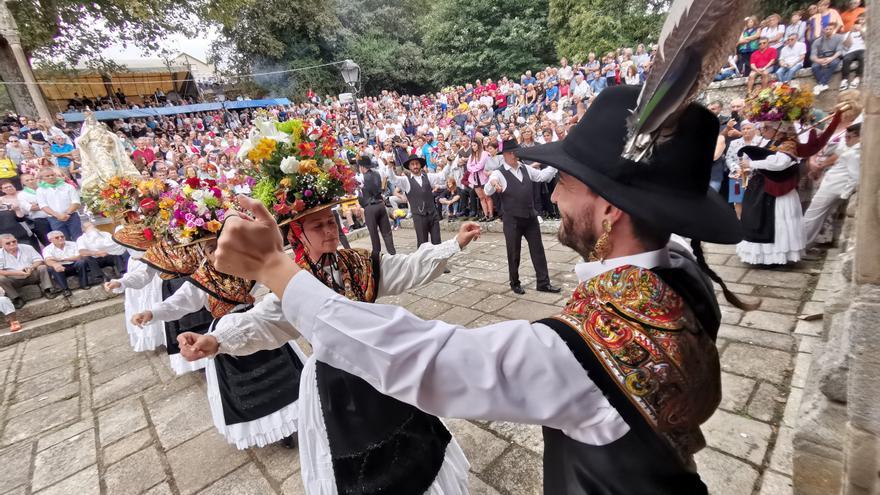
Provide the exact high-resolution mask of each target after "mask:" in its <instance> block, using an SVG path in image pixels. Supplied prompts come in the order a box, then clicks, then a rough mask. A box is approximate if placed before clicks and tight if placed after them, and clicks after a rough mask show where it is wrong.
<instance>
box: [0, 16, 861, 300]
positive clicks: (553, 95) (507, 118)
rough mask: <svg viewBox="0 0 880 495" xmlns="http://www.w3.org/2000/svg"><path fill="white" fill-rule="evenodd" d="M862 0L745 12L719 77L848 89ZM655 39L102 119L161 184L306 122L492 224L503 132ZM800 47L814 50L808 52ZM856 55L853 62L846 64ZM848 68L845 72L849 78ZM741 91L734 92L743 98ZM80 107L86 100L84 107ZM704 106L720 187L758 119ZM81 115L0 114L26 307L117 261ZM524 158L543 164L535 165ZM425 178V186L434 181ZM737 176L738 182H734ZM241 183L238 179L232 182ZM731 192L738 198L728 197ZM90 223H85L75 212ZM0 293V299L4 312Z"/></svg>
mask: <svg viewBox="0 0 880 495" xmlns="http://www.w3.org/2000/svg"><path fill="white" fill-rule="evenodd" d="M863 30H864V8H863V7H861V6H860V5H859V2H857V1H853V2H851V4H850V5H849V9H848V10H846V11H844V12H843V13H838V12H836V11H834V9H831V8H830V7H829V5H828V0H822V1H820V2H819V3H818V4H817V5H815V6H813V5H811V6H809V7H808V8H807V9H805V11H804V12H803V13H802V12H796V13H795V14H793V15H792V16H791V20H790V22H789V23H788V24H783V23H782V20H781V18H780V16H778V15H775V14H774V15H771V16H769V17H767V18H766V19H765V20H763V21H758V20H757V19H756V18H753V17H752V18H749V19H747V20H746V27H745V29H744V30H743V35H742V38H741V39H740V40H739V41H740V43H738V45H737V47H736V50H737V55H736V57H731V60H730V65H729V66H728V67H725V68H724V69H723V70H722V72H721V74H719V78H721V77H724V76H726V75H730V74H734V75H737V74H738V75H742V76H746V77H748V79H747V82H748V86H747V91H748V92H751V91H752V90H753V89H754V86H755V85H756V84H761V85H767V84H769V82H770V81H771V80H773V79H778V80H780V81H789V80H791V79H792V77H794V75H795V74H796V73H797V71H798V70H799V69H800V68H801V67H807V66H812V68H813V71H814V74H815V75H816V78H817V82H818V84H817V86H816V87H817V88H821V87H822V86H823V85H827V76H828V73H829V71H834V70H836V69H837V68H838V67H839V66H842V70H843V82H842V83H841V86H840V87H841V89H844V88H847V87H848V88H856V87H858V85H859V78H860V76H861V70H862V60H863V57H864V55H863V53H864V40H863V38H862V35H863V32H864V31H863ZM656 53H657V48H656V46H653V45H643V44H640V45H638V46H636V47H635V48H634V49H632V48H621V49H618V50H616V51H613V52H608V53H605V54H604V55H603V54H598V55H597V54H594V53H589V54H588V55H587V57H586V58H585V60H582V61H577V62H575V63H569V61H568V60H567V59H565V58H563V59H562V60H560V62H559V64H558V65H556V66H552V67H545V68H542V69H540V70H536V71H535V72H533V71H526V72H525V73H523V74H521V75H520V76H519V77H518V78H508V77H501V78H500V79H497V80H495V79H491V78H486V79H482V80H476V81H474V82H469V83H467V84H463V85H459V86H453V87H448V88H444V89H443V90H441V91H439V92H436V93H431V94H425V95H418V96H417V95H402V94H399V93H397V92H394V91H390V90H386V91H382V92H381V93H380V94H377V95H373V96H366V97H363V98H360V99H359V100H358V106H357V108H358V109H359V113H355V110H354V108H355V107H354V106H353V105H351V104H350V103H343V102H341V101H340V100H339V98H337V97H335V96H329V95H327V96H325V97H323V98H321V97H319V96H317V95H314V94H313V93H311V92H310V94H309V98H308V99H307V100H305V101H300V102H296V103H292V104H291V105H287V106H273V107H268V108H262V109H244V110H240V111H237V110H228V109H227V110H218V111H210V112H198V113H190V114H176V115H166V116H156V117H153V116H151V117H147V118H132V119H120V120H116V121H106V122H105V123H106V124H107V125H108V127H109V128H110V129H111V130H112V131H113V132H115V133H116V135H117V136H118V137H119V138H120V140H121V141H122V143H123V145H124V146H125V147H126V149H127V150H128V152H129V153H130V154H131V158H132V161H133V162H134V164H135V166H136V167H137V168H138V169H139V170H140V171H141V173H142V174H143V175H144V176H152V177H155V178H160V179H163V180H166V181H169V182H172V183H174V182H177V181H179V180H180V179H181V178H186V177H193V176H197V177H202V178H214V179H219V178H221V177H226V178H233V177H236V176H238V175H239V170H241V169H246V168H247V167H248V164H247V163H246V160H244V161H243V160H242V159H241V158H239V157H238V150H239V148H240V146H241V144H242V142H243V140H245V139H247V138H248V137H249V135H250V133H251V132H252V130H253V129H254V120H255V119H256V118H257V117H258V116H261V115H262V116H264V117H266V118H269V119H277V120H279V121H285V120H288V119H291V118H301V119H308V120H310V121H312V122H313V123H316V124H328V125H330V126H331V127H332V128H333V129H335V131H336V135H337V138H338V140H339V142H340V144H341V146H342V148H343V149H345V151H346V153H347V154H348V156H349V157H350V158H351V159H352V160H354V159H355V158H356V157H358V156H361V155H369V156H371V157H372V158H373V159H374V160H375V161H376V162H377V163H378V165H380V166H382V167H388V168H391V169H394V170H395V172H396V173H398V174H403V173H404V167H403V164H404V162H406V160H407V157H409V156H410V155H411V154H415V155H417V156H419V157H421V158H424V159H425V162H426V164H427V168H428V171H429V172H433V173H435V174H437V173H440V174H442V179H443V180H442V181H438V182H437V183H436V184H435V188H434V189H435V196H436V199H437V208H438V211H440V212H441V215H442V216H443V217H444V218H446V219H447V220H448V221H450V222H451V221H454V220H456V219H472V220H480V221H491V220H493V219H495V218H497V216H498V215H499V211H498V209H499V208H498V205H495V204H494V202H493V201H492V198H491V196H487V195H486V194H485V193H484V190H483V186H484V185H486V180H487V177H488V176H489V174H490V173H491V172H492V171H493V170H497V169H498V168H500V167H501V166H502V159H501V156H500V153H501V152H502V151H503V143H504V141H506V140H510V139H516V140H517V141H518V142H519V145H520V146H522V147H529V146H535V145H537V144H542V143H547V142H553V141H558V140H560V139H563V138H564V137H565V136H566V135H567V134H568V132H569V131H570V129H571V128H572V126H574V125H575V124H576V123H577V122H578V121H579V119H580V118H581V117H582V116H583V115H584V113H585V112H586V109H587V107H588V106H589V104H590V102H591V101H592V99H593V98H594V96H595V95H596V94H597V93H599V92H601V91H603V90H604V89H605V88H607V87H609V86H615V85H620V84H632V85H639V84H642V83H643V82H644V80H645V78H646V77H647V75H648V74H649V73H650V71H651V68H652V66H653V64H654V61H655V56H656ZM807 54H812V55H810V56H808V55H807ZM851 62H855V63H856V64H855V65H857V67H856V68H855V70H852V69H851V68H850V63H851ZM851 76H852V77H851ZM745 96H746V94H745V93H744V94H743V97H745ZM163 98H165V95H164V94H162V93H161V91H159V90H157V92H156V93H155V94H154V95H152V99H153V101H154V102H155V104H156V105H163V104H171V103H172V102H171V101H169V100H167V99H164V100H163ZM119 101H122V102H125V95H124V94H123V93H122V91H121V90H119V91H117V92H116V93H115V94H114V95H112V96H108V97H107V99H106V101H103V102H100V101H99V102H96V101H85V100H84V99H78V100H77V101H76V102H71V106H72V107H83V106H89V107H91V106H92V105H94V106H95V108H101V105H109V106H113V105H117V104H118V102H119ZM89 103H91V104H92V105H89ZM722 107H723V105H722V104H721V103H713V104H712V105H710V108H712V109H713V110H714V111H715V112H716V113H717V114H718V115H719V118H721V120H722V124H724V125H723V126H722V135H721V136H720V137H719V147H720V148H719V153H718V156H717V158H718V160H717V161H716V167H715V169H714V171H713V186H714V187H715V188H716V189H717V190H720V191H721V192H722V193H723V194H728V191H726V188H727V184H728V183H730V184H731V187H733V182H732V181H734V179H733V178H730V179H728V177H729V176H733V175H735V172H736V169H737V166H736V163H735V159H734V158H732V157H731V155H730V153H729V151H730V149H732V147H735V146H742V145H743V143H745V144H750V143H752V142H753V141H757V139H758V138H757V137H756V135H757V129H756V128H755V126H754V124H751V123H748V122H747V121H745V119H744V118H743V116H742V110H743V108H742V107H743V99H742V98H739V99H735V100H734V101H732V102H731V103H730V106H729V108H728V110H729V112H728V113H727V114H726V115H724V112H723V108H722ZM78 128H79V126H78V125H74V124H69V123H67V122H65V119H64V116H63V115H62V114H57V115H56V116H55V118H54V121H48V120H38V119H32V118H28V117H25V116H15V115H10V116H8V117H7V118H6V119H5V120H4V121H3V122H2V127H0V192H2V195H0V234H2V235H3V239H4V240H3V250H4V253H3V261H2V266H0V288H2V290H4V291H5V293H6V296H7V297H9V298H10V299H11V301H12V302H13V303H14V306H15V307H16V308H18V307H20V306H21V305H22V304H24V301H23V300H22V299H21V298H20V297H18V292H17V288H18V287H20V286H21V285H23V284H39V285H40V287H41V289H42V291H43V294H44V295H45V296H46V297H55V295H56V294H57V293H62V294H64V295H69V294H70V291H69V288H68V286H67V282H66V278H65V275H76V276H78V277H79V280H80V285H81V286H83V287H87V286H88V285H89V284H90V283H92V279H93V278H98V277H103V272H102V271H101V270H100V267H101V266H109V267H111V269H112V270H115V271H122V270H124V257H125V253H124V250H116V249H114V248H113V243H112V241H110V239H109V235H106V233H104V232H101V231H98V230H97V229H95V228H94V226H92V225H86V226H85V228H84V222H83V220H81V218H80V214H83V215H85V214H86V212H83V211H82V210H81V201H80V198H79V191H78V180H79V179H80V177H79V175H80V159H79V156H78V153H77V150H76V146H75V141H74V139H75V137H76V135H77V132H78ZM527 165H529V166H533V167H536V168H542V167H543V165H541V164H539V163H528V164H527ZM393 183H394V181H388V185H387V187H386V191H385V199H386V205H387V206H388V210H389V216H390V217H391V219H392V220H393V222H394V225H395V228H396V227H397V226H398V225H399V224H400V221H401V220H402V219H403V218H406V217H407V216H408V212H407V210H406V195H405V194H404V193H403V192H402V191H401V190H400V189H398V188H395V187H394V186H393ZM432 183H433V182H432ZM741 185H742V184H741V183H740V186H741ZM236 187H237V188H238V189H239V191H240V192H248V189H247V183H240V185H237V186H236ZM533 187H534V203H535V205H536V208H537V210H538V213H539V215H540V217H541V219H542V221H543V219H546V218H556V217H557V216H558V211H557V210H556V208H555V206H554V205H553V203H552V202H551V201H550V197H551V194H552V192H553V188H554V187H555V180H554V181H551V182H548V183H534V184H533ZM730 201H731V203H733V204H737V202H738V201H737V199H736V197H734V195H731V196H730ZM340 216H341V217H342V218H343V224H344V229H345V231H346V232H347V231H348V230H350V229H354V228H359V227H361V226H362V218H363V210H362V208H360V206H359V205H358V202H357V200H356V198H352V200H351V201H349V202H347V203H344V204H343V205H341V207H340ZM86 224H87V222H86ZM2 306H3V303H2V298H0V308H2Z"/></svg>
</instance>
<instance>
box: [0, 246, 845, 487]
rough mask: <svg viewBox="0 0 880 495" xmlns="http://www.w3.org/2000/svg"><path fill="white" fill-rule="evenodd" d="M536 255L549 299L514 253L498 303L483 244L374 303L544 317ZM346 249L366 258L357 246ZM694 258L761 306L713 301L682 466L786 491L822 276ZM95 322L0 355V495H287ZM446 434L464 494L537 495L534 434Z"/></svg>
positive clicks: (455, 424)
mask: <svg viewBox="0 0 880 495" xmlns="http://www.w3.org/2000/svg"><path fill="white" fill-rule="evenodd" d="M451 235H452V234H451V233H449V232H446V231H444V233H443V236H444V237H451ZM395 237H396V239H395V241H396V244H397V247H398V249H399V250H400V251H401V252H411V251H413V250H414V248H415V240H414V236H413V234H412V232H411V231H406V230H401V231H397V232H395ZM544 243H545V246H546V248H547V254H548V259H549V260H550V262H551V263H550V276H551V279H552V280H553V283H554V284H555V285H559V286H562V287H563V293H562V294H544V293H540V292H537V291H535V290H534V284H535V279H534V270H533V269H532V267H531V266H530V261H529V258H528V256H527V254H526V253H523V265H522V267H521V279H522V283H523V287H524V288H525V289H526V294H525V295H523V296H518V295H515V294H513V293H512V292H511V291H510V290H509V287H508V284H507V268H506V265H505V258H504V241H503V237H502V236H501V235H500V234H497V233H487V234H485V235H483V236H482V238H481V239H480V240H479V241H477V242H475V243H474V244H473V245H472V246H471V247H470V248H469V249H468V250H466V251H465V252H464V253H462V254H460V255H458V256H457V257H456V258H454V259H453V260H452V262H451V264H450V269H451V273H450V274H447V275H443V276H442V277H440V278H439V279H438V280H437V281H435V282H434V283H432V284H430V285H428V286H426V287H422V288H420V289H417V290H414V291H411V292H409V293H406V294H402V295H399V296H394V297H388V298H384V299H383V300H382V301H381V302H384V303H391V304H401V305H403V306H405V307H407V308H408V309H410V310H411V311H413V312H415V313H416V314H419V315H420V316H422V317H425V318H441V319H445V320H449V321H452V322H454V323H458V324H461V325H465V326H468V327H476V326H482V325H489V324H493V323H496V322H499V321H504V320H507V319H510V318H526V319H532V320H533V319H537V318H540V317H543V316H549V315H551V314H554V313H555V312H556V311H558V309H559V308H560V307H561V306H562V304H563V302H564V301H565V299H566V293H568V292H570V291H571V289H572V288H573V287H574V286H575V284H576V283H577V280H576V277H575V275H574V273H573V272H572V266H571V263H572V262H573V261H574V260H576V258H577V256H576V255H575V254H574V253H573V252H572V251H571V250H569V249H567V248H565V247H564V246H561V245H560V244H558V242H556V240H555V239H554V238H553V237H552V236H550V235H545V236H544ZM354 245H355V246H358V247H367V246H368V245H369V240H368V239H367V238H360V239H359V240H357V241H355V242H354ZM705 250H706V254H707V259H708V260H709V262H710V264H712V265H713V267H715V268H717V269H718V272H719V273H721V274H722V275H723V276H725V277H729V278H728V279H729V280H730V281H731V284H730V287H731V289H732V290H733V291H734V292H736V293H738V294H742V295H743V296H745V297H748V298H750V299H756V298H760V297H764V298H766V299H765V300H764V302H763V303H762V305H761V308H760V309H759V311H756V312H752V313H743V312H742V311H739V310H736V309H734V308H732V307H731V306H729V305H728V304H726V303H725V302H723V301H722V302H721V303H722V311H723V312H724V313H723V314H724V322H725V324H724V325H722V327H721V329H720V331H719V339H718V347H719V353H720V355H721V361H722V369H723V373H722V387H723V398H722V402H721V405H720V407H719V410H718V412H716V414H715V415H714V416H713V417H712V418H711V419H710V420H709V421H708V422H707V423H706V424H705V425H704V428H703V431H704V435H705V436H706V439H707V442H708V445H709V447H708V448H706V449H704V450H703V451H701V452H700V453H699V454H698V455H697V456H696V462H697V464H698V466H699V469H700V473H701V475H702V476H703V478H704V480H705V481H706V483H707V484H708V485H709V487H710V492H711V493H713V494H722V495H726V494H731V495H740V494H761V495H782V494H786V495H787V494H789V493H791V492H792V489H791V479H790V473H791V431H792V430H791V427H792V422H793V420H794V417H795V415H796V413H797V410H798V406H799V404H800V400H801V396H802V389H801V388H800V387H802V385H803V384H802V381H803V377H804V376H805V373H806V371H807V370H806V366H808V365H809V363H810V355H811V353H812V349H813V348H814V347H815V345H816V343H817V342H818V338H820V337H821V335H822V333H821V332H822V322H821V321H809V322H808V321H804V320H801V319H799V318H798V317H799V316H801V315H803V314H811V313H815V312H817V311H820V310H821V305H822V304H823V302H822V301H824V299H825V298H827V297H828V294H827V291H825V290H824V289H819V290H816V289H815V287H816V284H817V283H818V282H819V279H820V277H819V273H821V272H822V271H823V270H824V268H823V266H822V264H821V263H818V264H817V263H805V264H802V265H798V266H794V267H784V268H777V269H773V270H764V269H760V268H754V267H750V266H748V265H745V264H742V263H741V262H739V260H738V258H737V257H736V256H735V253H734V251H733V249H732V248H731V247H730V246H714V245H707V246H705ZM829 262H833V261H829ZM118 301H119V300H118V299H116V300H110V301H104V302H99V303H97V304H96V305H102V304H103V305H105V306H107V305H108V304H118ZM108 307H109V306H108ZM120 309H121V308H118V309H117V310H116V312H117V313H118V312H119V310H120ZM73 311H81V312H85V311H83V309H82V308H78V309H77V310H73ZM102 311H106V309H102ZM98 314H100V315H101V316H102V319H100V320H96V321H87V320H85V319H80V318H81V317H80V316H77V317H76V318H74V319H72V320H71V321H70V324H67V325H66V326H65V327H62V328H66V329H61V328H54V330H53V332H55V333H49V334H48V335H42V336H32V338H29V339H28V338H27V337H24V338H19V339H18V340H16V341H14V342H11V343H10V345H9V346H8V347H5V348H0V385H2V389H0V391H2V393H0V397H2V403H0V466H3V470H4V476H2V477H0V494H19V493H20V494H23V495H31V494H40V495H43V494H49V495H52V494H77V495H80V494H83V495H88V494H92V493H95V494H99V493H100V494H149V495H182V494H239V493H241V494H250V493H254V494H263V493H267V494H273V493H274V494H302V493H303V488H302V479H301V476H300V473H299V455H298V451H297V450H295V449H294V450H287V449H283V448H281V447H279V446H276V445H273V446H268V447H265V448H262V449H249V450H246V451H238V450H236V449H235V448H234V447H232V446H230V445H228V444H227V443H226V442H225V441H224V440H223V439H222V438H221V437H220V436H219V435H218V434H217V433H216V432H215V431H214V428H213V425H212V421H211V416H210V411H209V409H208V404H207V399H206V396H205V385H204V375H203V374H202V373H191V374H188V375H184V376H180V377H178V376H175V375H174V373H173V372H171V371H170V370H169V368H168V364H167V357H166V356H165V355H164V353H163V352H162V351H159V352H148V353H142V354H139V355H136V354H135V353H133V352H131V350H130V348H129V347H128V338H127V336H126V334H125V329H124V325H123V320H122V316H121V315H119V314H116V315H114V316H107V314H104V313H100V312H99V313H98ZM52 324H53V325H56V326H57V325H60V323H58V322H55V323H52ZM447 424H448V425H449V427H450V429H451V430H452V432H453V433H454V434H455V436H456V438H457V440H458V442H459V444H460V445H461V446H462V448H463V449H464V451H465V453H466V455H467V456H468V458H469V460H470V462H471V476H470V488H471V493H472V494H477V495H481V494H486V495H519V494H540V493H542V479H543V478H542V469H541V454H542V451H543V442H542V438H541V432H540V428H539V427H536V426H529V425H520V424H514V423H507V422H482V421H467V420H461V419H448V420H447Z"/></svg>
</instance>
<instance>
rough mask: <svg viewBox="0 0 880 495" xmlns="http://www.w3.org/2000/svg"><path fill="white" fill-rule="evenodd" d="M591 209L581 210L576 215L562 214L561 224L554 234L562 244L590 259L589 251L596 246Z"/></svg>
mask: <svg viewBox="0 0 880 495" xmlns="http://www.w3.org/2000/svg"><path fill="white" fill-rule="evenodd" d="M592 225H593V209H592V208H590V209H589V210H586V211H584V212H582V213H581V214H580V215H578V216H577V217H572V216H570V215H566V214H564V213H563V214H562V224H561V225H560V226H559V231H558V233H557V234H556V236H557V238H558V239H559V242H560V243H561V244H562V245H563V246H567V247H570V248H571V249H574V251H575V252H576V253H577V254H579V255H581V258H583V259H584V260H588V259H590V253H591V252H593V248H594V247H596V240H597V239H598V238H597V237H596V234H595V233H593V229H592Z"/></svg>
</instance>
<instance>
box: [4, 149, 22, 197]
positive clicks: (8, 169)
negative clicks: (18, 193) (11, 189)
mask: <svg viewBox="0 0 880 495" xmlns="http://www.w3.org/2000/svg"><path fill="white" fill-rule="evenodd" d="M0 179H5V180H8V181H10V182H12V184H13V185H14V186H15V188H16V189H21V180H20V179H19V178H18V167H17V166H16V165H15V162H13V161H12V159H11V158H9V157H8V156H6V147H4V146H0Z"/></svg>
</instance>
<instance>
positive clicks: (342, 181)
mask: <svg viewBox="0 0 880 495" xmlns="http://www.w3.org/2000/svg"><path fill="white" fill-rule="evenodd" d="M274 130H275V131H278V132H281V133H283V135H284V136H286V139H284V140H280V141H279V140H276V139H273V138H272V137H266V136H253V137H252V138H251V140H252V142H251V143H250V145H249V146H247V152H246V153H247V158H248V159H249V160H250V161H251V162H252V164H253V166H254V167H255V169H256V170H257V175H258V177H259V180H258V181H257V183H256V184H255V185H254V187H253V190H252V194H253V197H254V198H256V199H259V200H260V201H262V202H263V203H264V204H265V205H266V206H267V207H268V208H270V209H272V210H273V211H274V212H275V215H276V216H277V217H278V219H279V220H281V221H284V220H289V219H291V218H294V217H295V216H297V215H298V214H299V213H302V212H303V211H305V210H308V209H311V208H315V207H317V206H324V205H328V204H333V203H335V202H337V201H338V200H339V198H341V197H342V196H345V195H348V194H352V193H353V192H354V191H355V189H356V188H357V181H356V179H355V176H354V172H353V171H352V170H351V168H349V166H348V163H347V161H346V160H344V159H343V158H341V157H340V156H339V153H338V151H339V148H338V145H337V142H336V138H334V137H333V134H332V130H331V129H330V127H329V126H326V125H324V126H313V125H310V124H309V123H308V122H306V121H302V120H297V119H294V120H289V121H286V122H283V123H276V124H275V127H274Z"/></svg>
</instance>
